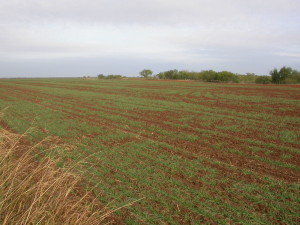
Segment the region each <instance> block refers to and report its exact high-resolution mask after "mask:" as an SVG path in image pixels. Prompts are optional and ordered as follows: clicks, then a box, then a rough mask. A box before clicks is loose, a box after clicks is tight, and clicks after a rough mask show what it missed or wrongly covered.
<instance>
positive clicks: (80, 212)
mask: <svg viewBox="0 0 300 225" xmlns="http://www.w3.org/2000/svg"><path fill="white" fill-rule="evenodd" d="M25 136H26V134H23V135H19V134H15V133H13V132H10V131H8V130H6V129H0V223H1V224H3V225H6V224H24V225H25V224H72V225H74V224H88V225H93V224H103V223H107V221H108V220H109V218H108V219H107V217H108V216H109V215H110V213H111V211H109V210H108V209H106V208H105V207H103V206H101V205H100V204H99V202H98V201H97V199H96V198H95V197H94V196H93V195H92V194H91V193H89V192H87V191H84V189H83V188H82V187H81V186H80V182H82V180H81V178H80V176H79V175H76V173H74V172H73V171H72V170H71V169H69V170H63V169H60V168H58V167H57V166H56V164H57V161H56V160H55V159H53V158H49V157H41V159H40V160H39V161H37V160H36V158H35V156H34V154H33V153H34V152H35V147H36V146H30V145H28V144H26V142H24V140H25V139H24V138H25Z"/></svg>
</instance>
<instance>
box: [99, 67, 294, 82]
mask: <svg viewBox="0 0 300 225" xmlns="http://www.w3.org/2000/svg"><path fill="white" fill-rule="evenodd" d="M152 73H153V72H152V70H149V69H145V70H142V71H141V72H140V75H141V76H142V77H144V78H150V77H151V78H158V79H167V80H197V81H207V82H221V83H256V84H270V83H274V84H297V83H300V72H299V71H296V70H293V69H292V68H290V67H282V68H281V69H280V70H279V71H278V70H277V69H274V70H272V71H271V72H270V75H271V76H258V75H255V74H254V73H247V74H246V75H240V74H234V73H232V72H228V71H221V72H216V71H213V70H203V71H201V72H191V71H187V70H182V71H178V70H176V69H174V70H168V71H164V72H160V73H158V74H156V75H155V76H152ZM99 76H100V77H99ZM99 76H98V78H101V79H104V78H105V76H104V75H102V74H101V75H99Z"/></svg>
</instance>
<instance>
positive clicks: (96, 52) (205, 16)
mask: <svg viewBox="0 0 300 225" xmlns="http://www.w3.org/2000/svg"><path fill="white" fill-rule="evenodd" d="M0 31H1V32H0V77H21V76H30V77H36V76H84V75H86V76H88V75H89V76H96V75H97V74H99V73H103V74H122V75H127V76H136V75H138V73H139V71H141V70H142V69H146V68H149V69H152V70H153V71H154V72H156V73H158V72H160V71H164V70H169V69H179V70H193V71H201V70H206V69H213V70H216V71H221V70H229V71H232V72H235V73H246V72H254V73H257V74H268V73H269V71H270V70H271V69H273V68H274V67H281V66H291V67H292V68H294V69H297V70H300V1H299V0H264V1H262V0H251V1H249V0H150V1H149V0H0Z"/></svg>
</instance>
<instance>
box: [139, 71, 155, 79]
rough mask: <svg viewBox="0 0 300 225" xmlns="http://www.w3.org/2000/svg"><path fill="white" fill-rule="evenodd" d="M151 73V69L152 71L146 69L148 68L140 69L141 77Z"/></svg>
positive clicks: (148, 75)
mask: <svg viewBox="0 0 300 225" xmlns="http://www.w3.org/2000/svg"><path fill="white" fill-rule="evenodd" d="M152 74H153V71H152V70H148V69H146V70H142V71H141V72H140V75H141V76H142V77H144V78H149V77H150V76H152Z"/></svg>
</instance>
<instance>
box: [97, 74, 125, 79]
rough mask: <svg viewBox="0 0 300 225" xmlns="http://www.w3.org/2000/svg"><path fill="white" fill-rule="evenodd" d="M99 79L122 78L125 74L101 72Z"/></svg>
mask: <svg viewBox="0 0 300 225" xmlns="http://www.w3.org/2000/svg"><path fill="white" fill-rule="evenodd" d="M97 77H98V79H122V78H123V76H122V75H113V74H110V75H107V76H105V75H103V74H99V75H98V76H97Z"/></svg>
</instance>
